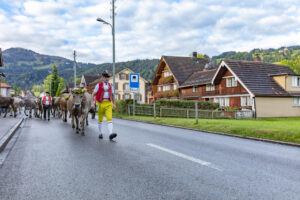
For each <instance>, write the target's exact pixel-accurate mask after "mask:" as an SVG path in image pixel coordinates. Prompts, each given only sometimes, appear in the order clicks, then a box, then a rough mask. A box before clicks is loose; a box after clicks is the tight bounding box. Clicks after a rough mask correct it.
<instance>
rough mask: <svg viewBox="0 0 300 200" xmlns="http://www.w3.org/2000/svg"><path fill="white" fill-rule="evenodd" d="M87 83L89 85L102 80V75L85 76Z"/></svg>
mask: <svg viewBox="0 0 300 200" xmlns="http://www.w3.org/2000/svg"><path fill="white" fill-rule="evenodd" d="M83 77H84V80H85V83H86V84H87V85H89V84H90V83H92V82H94V81H95V80H97V79H99V78H101V75H90V74H83Z"/></svg>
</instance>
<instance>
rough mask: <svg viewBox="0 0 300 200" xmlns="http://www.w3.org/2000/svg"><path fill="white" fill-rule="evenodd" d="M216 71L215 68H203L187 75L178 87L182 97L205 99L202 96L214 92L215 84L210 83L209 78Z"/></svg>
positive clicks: (185, 98)
mask: <svg viewBox="0 0 300 200" xmlns="http://www.w3.org/2000/svg"><path fill="white" fill-rule="evenodd" d="M216 71H217V70H216V69H205V70H203V71H198V72H195V73H193V74H192V75H191V76H189V77H188V78H187V80H186V81H184V83H183V84H182V85H181V86H180V87H179V90H180V93H181V94H182V99H183V100H205V99H203V98H202V96H206V95H211V94H215V86H214V85H212V84H211V80H212V78H213V76H214V75H215V73H216ZM207 100H209V99H207Z"/></svg>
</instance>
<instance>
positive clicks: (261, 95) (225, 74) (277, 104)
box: [202, 60, 300, 118]
mask: <svg viewBox="0 0 300 200" xmlns="http://www.w3.org/2000/svg"><path fill="white" fill-rule="evenodd" d="M211 85H214V87H215V90H214V91H213V92H212V93H211V94H209V95H207V94H206V95H203V96H202V99H203V100H210V101H213V102H217V103H219V104H220V107H223V108H225V107H227V108H237V109H240V110H252V111H254V113H255V116H256V117H257V118H262V117H295V116H300V75H298V74H296V73H295V72H293V71H292V70H291V69H290V68H289V67H288V66H283V65H275V64H270V63H264V62H260V61H237V60H223V61H221V63H220V64H219V66H218V68H217V70H216V73H215V74H214V76H213V78H212V80H211ZM203 87H204V86H203ZM205 87H206V86H205Z"/></svg>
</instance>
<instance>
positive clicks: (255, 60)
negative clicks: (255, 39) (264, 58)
mask: <svg viewBox="0 0 300 200" xmlns="http://www.w3.org/2000/svg"><path fill="white" fill-rule="evenodd" d="M260 61H261V59H260V57H259V54H255V57H254V62H260Z"/></svg>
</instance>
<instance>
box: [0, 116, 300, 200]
mask: <svg viewBox="0 0 300 200" xmlns="http://www.w3.org/2000/svg"><path fill="white" fill-rule="evenodd" d="M114 124H115V130H116V132H117V133H118V137H117V139H116V142H110V141H109V140H108V139H107V135H106V138H105V140H99V139H98V138H97V136H98V131H97V122H96V120H90V125H89V127H88V128H87V130H86V136H81V135H80V134H79V135H77V134H75V132H74V131H73V130H72V129H71V126H70V123H69V122H68V123H63V122H62V121H61V120H51V121H50V122H46V121H41V120H39V119H28V120H26V121H25V123H24V125H23V128H21V129H20V131H18V133H17V134H19V137H18V139H17V142H16V143H15V145H14V146H13V148H12V149H11V151H10V153H9V155H8V156H7V158H6V160H5V162H4V164H3V166H2V167H1V168H0V199H1V200H10V199H13V200H23V199H34V200H35V199H37V200H44V199H45V200H48V199H49V200H53V199H55V200H58V199H63V200H69V199H70V200H77V199H78V200H79V199H80V200H81V199H84V200H94V199H112V200H115V199H122V200H125V199H128V200H135V199H136V200H141V199H155V200H158V199H178V200H181V199H199V200H204V199H212V200H218V199H241V200H247V199H255V200H258V199H268V200H269V199H279V200H285V199H295V200H298V199H300V148H296V147H290V146H284V145H278V144H271V143H264V142H259V141H252V140H247V139H240V138H234V137H228V136H221V135H214V134H208V133H202V132H197V131H190V130H184V129H178V128H170V127H164V126H159V125H150V124H145V123H140V122H131V121H126V120H119V119H114ZM106 132H107V130H106Z"/></svg>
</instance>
